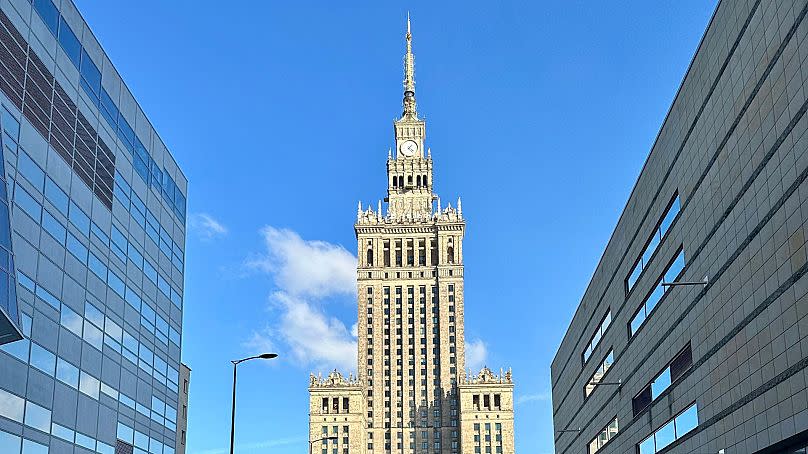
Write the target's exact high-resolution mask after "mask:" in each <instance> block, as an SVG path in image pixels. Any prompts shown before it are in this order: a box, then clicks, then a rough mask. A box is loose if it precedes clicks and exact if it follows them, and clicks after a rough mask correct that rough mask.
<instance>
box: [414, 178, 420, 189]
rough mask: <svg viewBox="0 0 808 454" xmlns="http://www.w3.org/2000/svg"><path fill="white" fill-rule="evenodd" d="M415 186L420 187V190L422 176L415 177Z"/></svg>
mask: <svg viewBox="0 0 808 454" xmlns="http://www.w3.org/2000/svg"><path fill="white" fill-rule="evenodd" d="M415 185H416V186H418V187H419V188H420V187H421V175H418V176H417V177H415Z"/></svg>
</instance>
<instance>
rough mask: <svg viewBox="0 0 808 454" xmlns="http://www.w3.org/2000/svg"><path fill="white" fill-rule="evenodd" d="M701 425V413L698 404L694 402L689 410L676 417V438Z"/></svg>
mask: <svg viewBox="0 0 808 454" xmlns="http://www.w3.org/2000/svg"><path fill="white" fill-rule="evenodd" d="M698 425H699V415H698V410H697V408H696V404H693V405H691V406H690V408H688V409H687V410H685V411H683V412H682V413H680V414H679V416H677V417H676V438H679V437H681V436H682V435H684V434H686V433H688V432H690V431H691V430H693V429H695V428H696V426H698Z"/></svg>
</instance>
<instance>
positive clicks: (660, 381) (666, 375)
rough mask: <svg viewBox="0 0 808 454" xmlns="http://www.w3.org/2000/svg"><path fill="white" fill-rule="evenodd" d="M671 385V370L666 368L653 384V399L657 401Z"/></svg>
mask: <svg viewBox="0 0 808 454" xmlns="http://www.w3.org/2000/svg"><path fill="white" fill-rule="evenodd" d="M670 385H671V369H670V367H666V368H665V370H663V371H662V373H661V374H659V376H657V378H655V379H654V381H653V383H651V399H656V398H657V397H659V395H660V394H662V392H663V391H665V390H666V389H668V386H670Z"/></svg>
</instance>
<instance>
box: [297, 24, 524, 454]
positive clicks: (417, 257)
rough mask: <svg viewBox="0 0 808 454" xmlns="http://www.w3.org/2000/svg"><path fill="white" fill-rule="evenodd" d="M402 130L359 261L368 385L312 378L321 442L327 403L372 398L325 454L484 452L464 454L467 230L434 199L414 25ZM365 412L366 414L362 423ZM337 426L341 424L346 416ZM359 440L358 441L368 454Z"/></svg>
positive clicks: (363, 374) (364, 222)
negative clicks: (414, 49) (419, 101)
mask: <svg viewBox="0 0 808 454" xmlns="http://www.w3.org/2000/svg"><path fill="white" fill-rule="evenodd" d="M393 132H394V135H395V154H394V152H393V150H392V149H391V150H389V151H388V155H387V196H386V197H385V199H384V203H385V204H386V208H387V210H386V212H383V206H384V205H383V202H382V201H381V200H380V201H378V203H377V204H376V207H375V209H374V208H373V207H370V206H368V207H367V208H363V207H362V203H361V202H360V203H359V207H358V209H357V221H356V224H355V225H354V229H355V232H356V238H357V252H358V258H359V260H358V267H357V291H358V302H357V306H358V317H359V318H358V324H357V326H358V333H359V336H358V342H357V343H358V348H359V352H358V359H359V361H358V363H359V364H358V365H357V377H356V378H353V377H350V379H349V380H348V383H347V384H346V383H343V382H342V381H341V380H336V381H335V380H332V379H331V378H328V379H323V378H322V376H316V377H315V376H312V377H311V384H310V388H309V390H310V397H311V401H310V436H311V437H312V438H310V440H312V441H316V440H319V439H320V438H324V437H325V434H326V431H327V430H328V427H326V426H327V425H326V424H325V423H326V422H327V421H326V420H327V419H328V418H329V417H327V416H325V415H324V414H323V413H322V412H323V411H326V410H329V408H331V411H333V410H335V409H338V408H337V407H333V405H332V407H328V406H327V405H326V403H327V401H328V399H329V395H330V396H331V397H330V399H331V400H330V401H331V402H332V404H333V402H335V401H338V400H339V399H346V398H349V397H348V395H350V396H356V398H359V397H361V398H362V401H361V403H360V404H355V403H352V404H351V407H350V409H351V414H350V417H342V418H343V419H344V422H343V424H345V428H346V429H348V432H349V433H350V437H346V438H347V439H348V441H349V444H348V445H346V444H344V443H343V442H342V437H341V436H340V439H339V440H338V441H337V442H336V444H335V443H334V442H333V441H332V442H331V443H329V442H328V441H325V442H320V441H317V442H316V446H315V449H314V452H317V453H322V454H348V453H352V454H354V453H355V454H360V453H446V454H449V453H461V452H462V453H467V452H468V453H473V452H477V451H475V450H474V447H473V444H469V445H468V446H469V449H470V450H466V449H465V446H466V445H465V444H464V440H465V439H466V437H467V436H468V437H473V434H472V433H471V432H469V433H468V434H466V432H464V431H463V430H462V427H461V419H462V415H463V413H464V412H465V411H466V408H464V406H463V405H464V404H463V401H462V399H461V395H460V389H461V388H460V387H459V385H461V384H462V383H464V381H465V380H466V376H467V375H468V376H471V373H470V372H469V373H468V374H467V373H466V371H465V370H464V366H465V356H464V355H465V342H464V324H463V317H464V310H465V308H464V306H465V304H464V303H465V301H464V297H463V295H464V280H463V270H464V264H463V237H464V234H465V229H466V222H465V219H464V218H463V210H462V206H461V202H460V199H459V198H458V199H457V204H456V206H455V207H452V205H451V204H446V205H445V206H443V207H442V206H441V200H440V199H439V198H438V197H437V195H436V194H435V193H434V192H433V189H434V181H433V161H432V153H431V150H430V149H429V148H428V147H426V142H425V138H426V123H425V122H424V120H423V119H422V118H420V117H419V116H418V113H417V109H416V99H415V58H414V56H413V53H412V35H411V34H410V28H409V20H408V21H407V34H406V53H405V57H404V99H403V112H402V114H401V117H400V118H398V119H397V120H395V121H394V124H393ZM489 372H490V371H489ZM335 373H336V372H335ZM484 375H486V377H487V376H488V375H487V374H484ZM339 376H340V377H341V375H339ZM331 377H335V375H334V374H332V376H331ZM504 377H505V376H504V375H503V378H502V380H503V381H507V383H506V384H505V383H503V384H502V385H503V386H500V387H498V388H497V389H496V392H495V393H492V394H491V395H492V398H493V394H496V395H498V396H500V398H501V399H502V402H509V403H510V402H512V394H513V383H512V381H511V375H510V371H509V372H508V375H507V379H505V378H504ZM498 380H499V379H498ZM332 382H334V383H332ZM490 385H492V386H493V382H492V383H490ZM469 386H470V387H472V385H471V384H469ZM482 394H483V393H482V391H480V395H482ZM486 395H488V394H486ZM507 408H510V410H506V407H505V406H503V407H501V408H500V409H499V410H498V411H499V414H503V417H502V418H501V419H500V420H499V421H500V422H499V424H501V425H502V427H501V437H500V438H502V437H505V438H508V440H506V441H504V442H503V443H504V444H503V445H502V446H510V447H512V446H513V407H512V405H511V406H510V407H507ZM355 409H362V410H363V412H364V413H363V414H362V415H355V414H353V412H354V411H355ZM469 411H471V410H469ZM504 413H509V416H507V417H505V416H504ZM492 415H493V413H492ZM360 416H361V417H360ZM477 416H479V415H477ZM489 416H491V415H489ZM474 417H475V416H471V415H470V416H469V418H474ZM330 418H332V419H334V421H333V422H334V424H335V425H334V427H337V425H336V422H338V421H336V419H338V418H334V417H333V416H330ZM351 421H353V424H351ZM481 422H482V420H481ZM483 424H485V423H483ZM470 427H473V425H471V426H470ZM355 442H358V443H359V447H358V450H357V448H356V447H355V446H356V443H355ZM491 447H493V448H494V449H495V450H494V451H492V452H508V453H512V452H513V450H512V448H511V450H510V451H507V450H506V451H501V450H496V449H497V445H492V446H491ZM501 448H502V447H500V449H501ZM483 452H488V451H483Z"/></svg>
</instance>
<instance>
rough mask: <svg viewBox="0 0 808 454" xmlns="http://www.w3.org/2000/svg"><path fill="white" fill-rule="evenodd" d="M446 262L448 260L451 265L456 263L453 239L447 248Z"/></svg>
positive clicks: (450, 239)
mask: <svg viewBox="0 0 808 454" xmlns="http://www.w3.org/2000/svg"><path fill="white" fill-rule="evenodd" d="M446 260H448V262H449V263H454V262H455V260H454V240H453V239H452V238H449V247H448V248H446Z"/></svg>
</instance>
